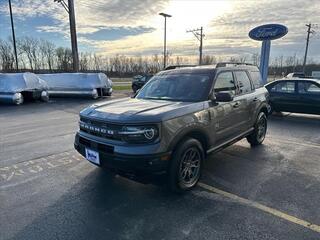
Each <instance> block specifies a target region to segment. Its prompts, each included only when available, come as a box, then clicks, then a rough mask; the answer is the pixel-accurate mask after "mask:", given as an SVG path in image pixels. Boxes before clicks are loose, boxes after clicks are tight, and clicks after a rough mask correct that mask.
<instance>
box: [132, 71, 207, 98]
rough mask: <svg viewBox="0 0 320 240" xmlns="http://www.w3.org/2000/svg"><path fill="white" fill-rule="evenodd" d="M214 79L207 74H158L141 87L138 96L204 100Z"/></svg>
mask: <svg viewBox="0 0 320 240" xmlns="http://www.w3.org/2000/svg"><path fill="white" fill-rule="evenodd" d="M211 84H212V81H211V80H210V76H209V75H205V74H196V73H191V74H186V73H179V74H162V75H156V76H154V77H153V78H151V79H150V81H148V83H147V84H146V85H145V86H144V87H143V88H142V89H141V91H140V92H139V93H138V95H137V96H136V98H138V99H157V100H171V101H204V100H207V99H208V95H209V91H210V86H211Z"/></svg>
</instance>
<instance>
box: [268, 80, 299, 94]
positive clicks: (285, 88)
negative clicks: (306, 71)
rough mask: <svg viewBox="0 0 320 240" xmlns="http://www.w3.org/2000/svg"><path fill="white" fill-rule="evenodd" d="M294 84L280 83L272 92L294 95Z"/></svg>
mask: <svg viewBox="0 0 320 240" xmlns="http://www.w3.org/2000/svg"><path fill="white" fill-rule="evenodd" d="M294 85H295V83H294V82H279V83H277V84H276V85H274V86H273V87H272V88H271V92H280V93H294Z"/></svg>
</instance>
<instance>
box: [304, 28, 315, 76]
mask: <svg viewBox="0 0 320 240" xmlns="http://www.w3.org/2000/svg"><path fill="white" fill-rule="evenodd" d="M306 27H308V30H307V42H306V50H305V53H304V59H303V67H302V72H303V73H305V70H306V63H307V55H308V48H309V40H310V33H314V31H313V30H311V28H312V24H311V23H309V24H306Z"/></svg>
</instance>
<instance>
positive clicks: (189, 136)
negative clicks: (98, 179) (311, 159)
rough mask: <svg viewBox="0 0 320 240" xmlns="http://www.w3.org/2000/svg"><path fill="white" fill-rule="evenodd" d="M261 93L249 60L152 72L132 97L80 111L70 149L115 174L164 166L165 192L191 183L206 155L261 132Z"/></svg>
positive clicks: (257, 140) (259, 138) (256, 138)
mask: <svg viewBox="0 0 320 240" xmlns="http://www.w3.org/2000/svg"><path fill="white" fill-rule="evenodd" d="M267 99H268V92H267V90H266V89H265V88H264V87H263V85H262V84H261V77H260V73H259V70H258V68H257V67H255V66H252V65H247V64H235V63H232V64H231V63H219V64H218V65H216V66H199V67H186V68H179V69H173V70H167V71H162V72H160V73H158V74H157V75H155V76H154V77H153V78H152V79H151V80H150V81H149V82H148V83H147V84H146V85H145V86H144V87H143V88H142V89H141V90H140V91H139V92H138V93H137V94H136V96H134V97H133V98H124V99H117V100H113V101H106V102H103V103H99V104H95V105H92V106H90V107H88V108H86V109H84V110H83V111H81V113H80V122H79V124H80V130H79V131H78V132H77V134H76V137H75V143H74V146H75V149H76V150H77V151H78V152H79V153H80V154H82V155H83V156H84V157H86V159H87V160H89V161H91V162H92V163H94V164H96V165H98V166H101V167H104V168H107V169H109V170H111V171H112V172H115V173H117V174H120V175H123V176H140V175H149V174H152V175H153V174H160V173H165V174H166V175H167V179H168V184H169V187H170V188H171V190H173V191H184V190H188V189H191V188H192V187H194V186H195V185H196V184H197V182H198V180H199V178H200V175H201V170H202V168H203V165H204V162H205V159H206V157H207V156H208V155H209V154H211V153H214V152H217V151H219V150H221V149H223V148H225V147H227V146H229V145H231V144H233V143H235V142H237V141H239V140H240V139H242V138H245V137H246V138H247V140H248V142H249V143H250V144H251V145H252V146H256V145H259V144H261V143H262V142H263V140H264V138H265V134H266V131H267V114H268V109H269V105H268V101H267Z"/></svg>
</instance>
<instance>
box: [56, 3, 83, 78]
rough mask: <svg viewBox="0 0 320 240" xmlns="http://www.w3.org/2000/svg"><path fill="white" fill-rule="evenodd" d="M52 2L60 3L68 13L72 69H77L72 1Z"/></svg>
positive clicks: (76, 46)
mask: <svg viewBox="0 0 320 240" xmlns="http://www.w3.org/2000/svg"><path fill="white" fill-rule="evenodd" d="M54 2H58V3H61V5H62V6H63V8H64V9H65V10H66V11H67V13H68V14H69V23H70V36H71V48H72V59H73V71H75V72H78V71H79V54H78V42H77V31H76V19H75V11H74V1H73V0H68V4H66V2H65V1H64V0H54Z"/></svg>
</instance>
